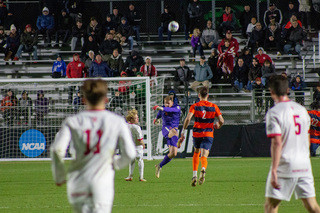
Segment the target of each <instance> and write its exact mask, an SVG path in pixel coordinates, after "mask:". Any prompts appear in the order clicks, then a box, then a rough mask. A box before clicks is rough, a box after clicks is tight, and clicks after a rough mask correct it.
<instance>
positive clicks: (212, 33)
mask: <svg viewBox="0 0 320 213" xmlns="http://www.w3.org/2000/svg"><path fill="white" fill-rule="evenodd" d="M218 40H219V33H218V31H216V30H215V29H213V28H212V21H211V20H208V21H207V27H206V28H205V29H204V30H203V31H202V34H201V38H200V42H201V45H202V47H203V49H211V48H217V47H218V45H219V42H218Z"/></svg>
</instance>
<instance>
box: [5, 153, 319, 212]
mask: <svg viewBox="0 0 320 213" xmlns="http://www.w3.org/2000/svg"><path fill="white" fill-rule="evenodd" d="M270 160H271V159H270V158H210V159H208V169H207V173H206V181H205V183H204V184H203V185H202V186H199V185H198V186H196V187H191V185H190V183H191V178H192V159H174V160H173V161H171V162H170V163H169V164H168V165H166V166H165V167H164V168H163V169H162V171H161V175H160V179H156V178H155V176H154V171H155V170H154V165H155V164H156V163H159V162H160V161H145V179H147V182H139V181H138V176H139V175H138V166H137V165H136V168H135V172H134V175H135V176H134V180H133V181H132V182H126V181H124V178H125V177H127V176H128V169H124V170H121V171H118V172H116V178H115V191H116V192H115V199H114V207H113V212H121V213H122V212H123V213H125V212H130V213H131V212H146V213H147V212H148V213H150V212H152V213H157V212H166V213H168V212H181V213H182V212H192V213H195V212H201V213H203V212H218V213H220V212H221V213H230V212H246V213H247V212H255V213H256V212H263V203H264V191H265V181H266V177H267V173H268V170H269V166H270ZM312 165H313V172H314V177H315V186H316V192H317V194H318V195H319V194H320V190H319V189H320V171H319V167H320V159H318V158H313V159H312ZM0 167H1V169H0V170H1V172H0V212H3V213H19V212H24V213H26V212H27V213H29V212H32V213H38V212H39V213H40V212H41V213H47V212H56V213H60V212H72V210H71V207H70V205H69V203H68V201H67V196H66V187H65V185H64V186H63V187H57V186H56V185H55V184H54V183H53V180H52V176H51V167H50V162H49V161H37V162H0ZM106 193H108V192H106ZM317 200H318V202H319V201H320V199H319V198H318V199H317ZM279 212H288V213H289V212H290V213H293V212H297V213H301V212H306V211H305V210H304V208H303V206H302V203H301V201H300V200H295V199H294V197H293V198H292V201H291V202H290V203H289V202H283V203H282V204H281V206H280V211H279Z"/></svg>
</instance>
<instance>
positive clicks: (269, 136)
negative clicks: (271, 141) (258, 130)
mask: <svg viewBox="0 0 320 213" xmlns="http://www.w3.org/2000/svg"><path fill="white" fill-rule="evenodd" d="M276 136H281V134H280V133H274V134H269V135H267V137H268V138H274V137H276Z"/></svg>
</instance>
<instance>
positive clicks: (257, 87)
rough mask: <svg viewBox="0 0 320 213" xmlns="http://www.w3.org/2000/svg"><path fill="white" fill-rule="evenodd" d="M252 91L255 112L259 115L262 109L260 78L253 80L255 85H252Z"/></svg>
mask: <svg viewBox="0 0 320 213" xmlns="http://www.w3.org/2000/svg"><path fill="white" fill-rule="evenodd" d="M253 90H254V96H255V102H256V107H257V111H258V113H259V115H260V114H261V112H262V108H263V99H262V94H263V85H262V83H261V78H259V77H257V78H256V79H255V83H254V84H253Z"/></svg>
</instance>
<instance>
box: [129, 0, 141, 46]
mask: <svg viewBox="0 0 320 213" xmlns="http://www.w3.org/2000/svg"><path fill="white" fill-rule="evenodd" d="M126 17H127V20H128V24H129V25H130V26H131V27H132V29H133V32H134V34H135V36H136V40H137V41H140V23H141V14H140V12H139V11H138V10H137V9H136V7H135V6H134V4H133V3H130V4H129V12H128V13H127V16H126Z"/></svg>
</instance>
